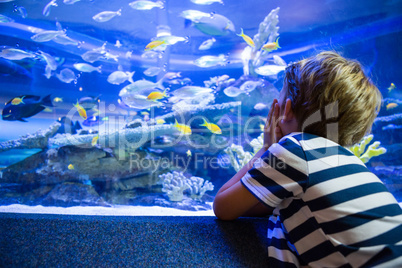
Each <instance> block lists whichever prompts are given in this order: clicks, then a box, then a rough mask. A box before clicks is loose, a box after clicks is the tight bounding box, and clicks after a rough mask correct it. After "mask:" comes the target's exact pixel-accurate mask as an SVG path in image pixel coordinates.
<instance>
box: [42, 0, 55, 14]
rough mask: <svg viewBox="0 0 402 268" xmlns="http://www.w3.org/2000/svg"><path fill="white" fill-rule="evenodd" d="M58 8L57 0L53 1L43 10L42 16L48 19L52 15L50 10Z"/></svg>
mask: <svg viewBox="0 0 402 268" xmlns="http://www.w3.org/2000/svg"><path fill="white" fill-rule="evenodd" d="M51 7H57V3H56V0H51V1H50V2H49V3H47V5H46V6H45V7H44V8H43V11H42V14H43V16H45V17H47V16H49V15H50V8H51Z"/></svg>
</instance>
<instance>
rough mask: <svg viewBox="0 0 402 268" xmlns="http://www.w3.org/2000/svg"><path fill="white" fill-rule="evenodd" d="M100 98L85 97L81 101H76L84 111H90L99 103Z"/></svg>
mask: <svg viewBox="0 0 402 268" xmlns="http://www.w3.org/2000/svg"><path fill="white" fill-rule="evenodd" d="M100 96H101V95H99V96H97V97H93V96H86V97H82V98H81V99H79V100H78V103H79V104H80V105H81V106H82V107H83V108H84V109H85V110H91V109H94V108H95V107H96V106H97V105H98V103H99V101H100V99H99V98H100Z"/></svg>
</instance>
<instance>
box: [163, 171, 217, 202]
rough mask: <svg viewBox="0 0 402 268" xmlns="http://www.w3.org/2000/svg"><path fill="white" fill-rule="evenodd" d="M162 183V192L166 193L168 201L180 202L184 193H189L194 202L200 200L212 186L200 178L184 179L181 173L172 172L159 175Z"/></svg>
mask: <svg viewBox="0 0 402 268" xmlns="http://www.w3.org/2000/svg"><path fill="white" fill-rule="evenodd" d="M159 178H160V179H161V181H162V186H163V187H162V191H163V192H165V193H167V195H168V197H169V200H170V201H172V202H180V201H182V200H183V197H184V192H189V194H190V197H191V198H192V199H194V200H198V201H199V200H201V198H202V197H203V195H204V194H205V192H206V191H212V190H213V189H214V185H213V184H212V183H211V182H209V181H205V180H204V179H203V178H200V177H194V176H192V177H190V178H186V177H185V176H184V175H183V173H182V172H177V171H173V173H170V172H168V173H165V174H162V175H159Z"/></svg>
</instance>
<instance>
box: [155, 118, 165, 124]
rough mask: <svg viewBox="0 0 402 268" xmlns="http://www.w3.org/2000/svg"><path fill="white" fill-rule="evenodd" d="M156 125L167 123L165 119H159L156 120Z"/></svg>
mask: <svg viewBox="0 0 402 268" xmlns="http://www.w3.org/2000/svg"><path fill="white" fill-rule="evenodd" d="M156 123H157V124H158V125H162V124H165V123H166V121H165V120H164V119H162V118H159V119H156Z"/></svg>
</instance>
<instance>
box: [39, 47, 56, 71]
mask: <svg viewBox="0 0 402 268" xmlns="http://www.w3.org/2000/svg"><path fill="white" fill-rule="evenodd" d="M38 52H39V53H40V55H41V57H42V58H43V59H44V60H45V61H46V67H48V68H49V69H50V70H52V71H55V70H56V69H57V67H58V66H59V65H58V63H57V61H56V60H55V58H54V57H52V56H51V55H49V54H47V53H45V52H43V51H40V50H39V51H38Z"/></svg>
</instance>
